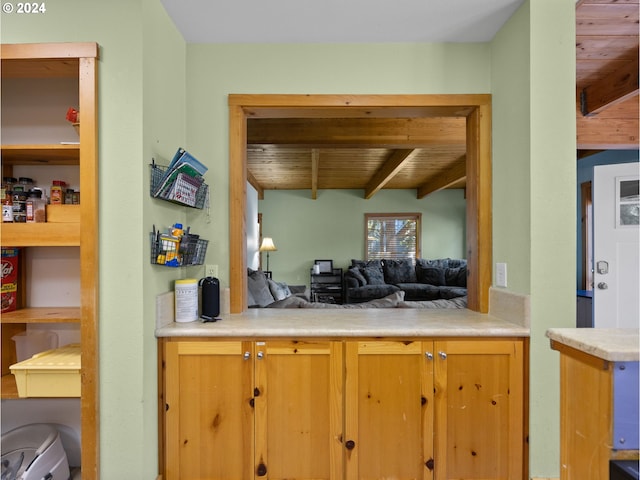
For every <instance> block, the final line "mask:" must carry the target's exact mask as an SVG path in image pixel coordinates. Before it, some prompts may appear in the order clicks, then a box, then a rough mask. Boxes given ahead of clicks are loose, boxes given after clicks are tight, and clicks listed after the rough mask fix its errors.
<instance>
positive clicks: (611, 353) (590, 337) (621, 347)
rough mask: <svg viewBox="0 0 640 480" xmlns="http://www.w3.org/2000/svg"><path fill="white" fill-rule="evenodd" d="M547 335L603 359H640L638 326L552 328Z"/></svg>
mask: <svg viewBox="0 0 640 480" xmlns="http://www.w3.org/2000/svg"><path fill="white" fill-rule="evenodd" d="M546 335H547V337H548V338H550V339H551V340H554V341H556V342H558V343H561V344H563V345H566V346H568V347H572V348H575V349H576V350H580V351H582V352H585V353H588V354H590V355H593V356H594V357H598V358H602V359H603V360H608V361H611V362H637V361H638V360H640V330H639V329H637V328H550V329H549V330H547V333H546Z"/></svg>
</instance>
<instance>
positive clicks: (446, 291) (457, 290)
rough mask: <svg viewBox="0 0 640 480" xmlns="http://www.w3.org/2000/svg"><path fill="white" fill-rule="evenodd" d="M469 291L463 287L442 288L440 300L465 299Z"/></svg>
mask: <svg viewBox="0 0 640 480" xmlns="http://www.w3.org/2000/svg"><path fill="white" fill-rule="evenodd" d="M466 295H467V289H466V288H462V287H440V298H445V299H451V298H456V297H465V296H466Z"/></svg>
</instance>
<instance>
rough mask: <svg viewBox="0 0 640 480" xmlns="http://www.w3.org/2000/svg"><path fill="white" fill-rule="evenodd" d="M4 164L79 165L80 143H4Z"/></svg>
mask: <svg viewBox="0 0 640 480" xmlns="http://www.w3.org/2000/svg"><path fill="white" fill-rule="evenodd" d="M0 148H1V150H2V164H3V165H47V164H54V165H79V164H80V145H79V144H46V145H40V144H34V145H2V147H0Z"/></svg>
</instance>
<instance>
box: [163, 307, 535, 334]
mask: <svg viewBox="0 0 640 480" xmlns="http://www.w3.org/2000/svg"><path fill="white" fill-rule="evenodd" d="M528 336H529V328H528V327H526V326H524V325H519V324H517V323H512V322H510V321H507V320H502V319H500V318H498V317H495V316H492V315H487V314H481V313H477V312H473V311H471V310H466V309H403V308H393V309H368V310H330V309H328V310H320V309H319V310H315V309H279V310H278V309H255V310H253V309H252V310H249V311H247V312H244V313H240V314H232V315H222V320H220V321H217V322H214V323H202V322H200V321H195V322H190V323H175V322H171V323H168V324H166V325H158V326H157V328H156V337H242V338H256V337H261V338H269V337H331V338H344V337H528Z"/></svg>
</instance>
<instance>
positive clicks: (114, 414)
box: [1, 0, 575, 479]
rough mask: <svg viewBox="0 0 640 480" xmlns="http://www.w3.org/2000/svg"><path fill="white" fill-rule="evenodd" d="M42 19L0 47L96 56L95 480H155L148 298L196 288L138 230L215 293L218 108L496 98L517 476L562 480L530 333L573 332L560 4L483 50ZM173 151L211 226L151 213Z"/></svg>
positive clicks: (571, 207) (224, 144)
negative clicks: (523, 350)
mask: <svg viewBox="0 0 640 480" xmlns="http://www.w3.org/2000/svg"><path fill="white" fill-rule="evenodd" d="M47 7H48V11H47V13H46V14H45V15H41V16H39V15H29V16H19V15H12V16H9V15H4V14H3V15H2V16H1V21H2V24H1V27H2V30H1V40H2V42H6V43H18V42H54V41H95V42H98V43H99V44H100V45H101V47H102V51H101V54H102V55H101V61H100V77H99V81H100V85H99V88H100V117H99V121H100V145H99V149H100V150H99V151H100V161H101V166H100V202H101V203H100V263H101V271H100V281H101V286H100V305H101V307H100V314H101V319H100V321H101V325H100V335H101V336H100V375H101V381H100V386H101V394H100V401H101V405H100V422H101V438H100V448H101V460H102V461H101V473H102V478H106V479H109V478H122V472H127V477H128V478H140V479H153V478H155V473H156V470H157V451H156V447H157V426H156V419H155V416H156V408H157V392H156V390H155V382H156V375H157V372H156V363H155V362H156V360H155V359H156V357H155V339H154V334H153V328H154V315H155V308H154V305H153V302H154V297H155V294H157V293H161V292H165V291H168V290H170V289H171V288H172V282H173V280H175V279H176V278H178V277H179V276H201V274H202V272H198V271H196V270H198V269H195V268H193V269H189V270H193V271H189V270H187V271H180V272H176V271H173V270H169V271H165V270H163V269H162V268H160V267H152V266H151V265H149V262H148V258H149V246H148V236H147V232H148V231H149V228H151V225H152V224H153V223H155V224H156V225H161V224H168V223H172V222H174V221H175V220H176V218H175V217H176V216H182V218H184V219H185V221H186V222H188V223H189V224H191V225H192V227H193V230H194V231H196V232H198V233H201V234H202V235H203V236H204V237H208V238H209V239H210V245H209V251H208V255H207V262H208V263H217V264H218V265H219V266H220V278H221V281H222V283H223V286H224V285H225V284H228V278H229V272H228V265H229V262H228V251H229V240H228V222H229V218H228V210H229V200H228V198H229V191H228V165H227V158H228V109H227V95H228V94H230V93H318V94H321V93H339V94H345V93H353V94H368V93H381V94H403V93H416V94H421V93H491V94H493V96H494V97H493V98H494V115H493V143H494V144H493V149H494V168H493V190H494V198H493V225H494V232H493V239H494V253H493V254H494V261H504V262H507V263H508V265H509V276H508V278H509V290H512V291H515V292H518V293H525V294H530V295H531V305H532V329H531V332H532V334H531V414H530V423H531V435H530V445H531V461H530V467H531V476H533V477H554V476H555V477H557V476H558V472H559V454H558V447H557V445H558V440H557V439H558V435H559V432H558V415H559V413H558V412H559V400H558V396H559V393H558V381H557V380H558V379H557V375H558V374H557V372H558V361H557V355H556V354H555V352H552V351H551V350H550V349H549V343H548V341H547V340H546V339H545V338H544V331H545V330H546V329H547V328H548V327H551V326H570V325H572V324H573V322H574V319H575V280H574V279H575V231H574V229H573V228H572V227H573V225H574V218H575V119H574V112H575V106H574V104H573V103H574V87H575V75H574V71H575V57H574V55H575V42H574V35H575V31H574V25H575V19H574V9H575V2H574V1H573V0H534V1H531V0H529V1H527V2H526V3H525V4H524V5H523V7H521V8H520V9H519V10H518V12H517V13H516V14H515V15H514V16H513V17H512V18H511V20H510V21H509V22H508V23H507V25H506V26H505V27H504V28H503V29H502V31H501V32H500V33H499V34H498V36H497V37H496V38H495V40H494V41H493V42H491V43H486V44H479V45H478V44H473V45H469V44H390V45H387V44H384V45H383V44H350V45H339V44H335V45H319V44H309V45H273V44H271V45H233V44H231V45H201V44H196V45H185V43H184V41H183V40H182V39H181V38H180V36H179V35H178V34H177V32H176V30H175V28H174V27H173V26H172V24H171V23H170V21H169V20H168V18H167V17H166V15H165V14H164V11H163V9H162V7H161V4H160V1H159V0H137V1H136V0H115V1H111V2H101V1H98V0H82V1H81V0H56V2H55V3H54V2H49V3H48V4H47ZM178 146H184V147H185V148H187V149H188V150H189V151H190V152H192V153H193V154H194V155H196V156H197V157H198V158H200V159H201V160H202V161H204V162H205V163H206V164H207V165H208V166H209V169H210V170H209V173H208V174H207V180H208V183H209V184H210V185H211V208H210V211H209V212H207V211H202V212H193V211H186V210H185V211H182V210H179V213H176V211H175V209H173V208H169V207H167V206H162V205H158V204H157V202H155V201H151V200H150V199H149V195H148V190H147V189H148V163H149V162H150V157H155V158H156V160H157V161H161V160H162V159H168V158H170V157H171V155H172V154H173V152H174V151H175V149H176V148H177V147H178ZM274 236H276V235H275V234H274ZM135 239H138V240H137V241H136V240H135ZM280 245H282V244H280ZM279 248H281V247H280V246H279ZM281 251H282V250H281ZM283 253H284V252H283ZM279 254H280V251H279V252H277V253H275V254H274V256H273V257H272V260H273V262H274V263H273V264H272V266H273V269H277V267H276V265H277V262H278V260H277V258H278V257H277V255H279Z"/></svg>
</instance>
